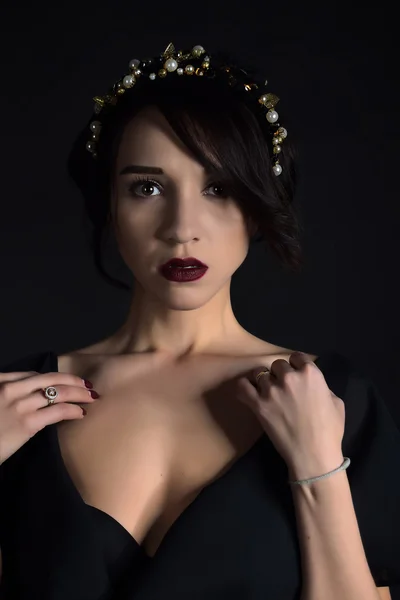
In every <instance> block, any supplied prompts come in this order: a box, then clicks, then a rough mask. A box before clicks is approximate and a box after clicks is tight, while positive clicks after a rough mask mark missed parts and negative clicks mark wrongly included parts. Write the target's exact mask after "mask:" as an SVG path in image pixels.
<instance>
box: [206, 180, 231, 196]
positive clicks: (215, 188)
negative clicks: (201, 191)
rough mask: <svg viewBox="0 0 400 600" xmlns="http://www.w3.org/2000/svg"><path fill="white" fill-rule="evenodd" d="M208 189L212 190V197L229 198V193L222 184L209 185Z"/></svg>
mask: <svg viewBox="0 0 400 600" xmlns="http://www.w3.org/2000/svg"><path fill="white" fill-rule="evenodd" d="M208 189H211V190H212V192H213V193H212V196H218V197H220V198H227V197H228V196H229V191H228V190H227V188H226V187H225V186H224V185H223V184H222V183H217V182H215V183H210V184H209V185H208Z"/></svg>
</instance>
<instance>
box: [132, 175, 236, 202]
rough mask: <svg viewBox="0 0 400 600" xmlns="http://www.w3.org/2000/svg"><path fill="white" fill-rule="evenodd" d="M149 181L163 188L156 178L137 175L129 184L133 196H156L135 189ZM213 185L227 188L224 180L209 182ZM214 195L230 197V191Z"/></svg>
mask: <svg viewBox="0 0 400 600" xmlns="http://www.w3.org/2000/svg"><path fill="white" fill-rule="evenodd" d="M148 182H150V183H153V184H154V185H156V186H157V187H159V188H162V185H161V183H159V182H158V181H156V180H155V179H152V178H151V177H144V176H139V177H135V178H134V183H132V185H131V186H129V192H130V193H131V194H132V196H137V197H139V198H154V197H155V196H146V195H143V196H142V195H140V194H135V193H134V191H133V190H134V188H136V187H137V186H139V185H140V184H144V183H148ZM211 186H222V188H223V189H225V190H226V186H225V184H223V183H222V182H219V181H212V182H211V183H209V184H208V186H207V187H211ZM214 196H215V198H228V197H229V191H228V190H227V191H226V192H225V193H223V194H222V195H220V196H218V195H215V194H214Z"/></svg>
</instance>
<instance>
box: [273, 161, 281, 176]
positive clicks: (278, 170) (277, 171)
mask: <svg viewBox="0 0 400 600" xmlns="http://www.w3.org/2000/svg"><path fill="white" fill-rule="evenodd" d="M272 169H273V171H274V173H275V175H280V174H281V173H282V167H281V165H279V164H276V165H274V166H273V167H272Z"/></svg>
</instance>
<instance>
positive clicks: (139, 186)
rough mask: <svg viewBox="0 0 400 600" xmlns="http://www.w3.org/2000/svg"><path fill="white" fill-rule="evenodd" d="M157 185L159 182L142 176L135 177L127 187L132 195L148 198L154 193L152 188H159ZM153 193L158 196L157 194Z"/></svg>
mask: <svg viewBox="0 0 400 600" xmlns="http://www.w3.org/2000/svg"><path fill="white" fill-rule="evenodd" d="M159 187H160V184H159V183H158V182H157V181H153V179H148V178H144V177H143V178H142V179H136V180H135V181H134V183H132V185H131V186H130V187H129V191H130V193H131V194H132V195H133V196H139V197H142V198H150V197H152V196H153V195H154V194H153V192H154V190H156V189H159ZM141 192H142V193H141ZM155 195H156V196H158V195H159V194H155Z"/></svg>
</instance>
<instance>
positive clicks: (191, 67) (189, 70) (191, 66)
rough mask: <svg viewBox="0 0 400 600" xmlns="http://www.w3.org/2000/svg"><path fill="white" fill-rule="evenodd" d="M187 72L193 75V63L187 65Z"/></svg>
mask: <svg viewBox="0 0 400 600" xmlns="http://www.w3.org/2000/svg"><path fill="white" fill-rule="evenodd" d="M185 73H186V74H187V75H193V73H194V66H193V65H186V67H185Z"/></svg>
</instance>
